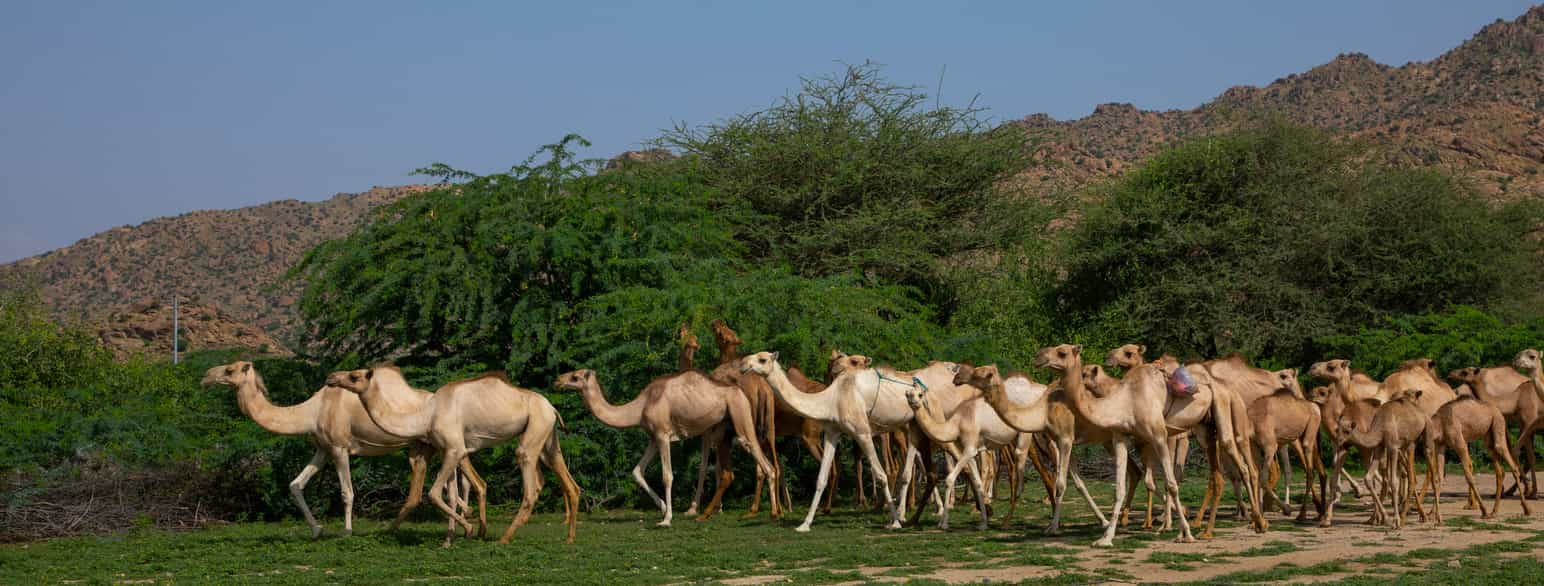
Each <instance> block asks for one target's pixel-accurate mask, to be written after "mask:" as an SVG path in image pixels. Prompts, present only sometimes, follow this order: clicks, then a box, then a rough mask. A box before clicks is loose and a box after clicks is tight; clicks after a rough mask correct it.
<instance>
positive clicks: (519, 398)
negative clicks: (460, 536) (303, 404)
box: [327, 366, 579, 547]
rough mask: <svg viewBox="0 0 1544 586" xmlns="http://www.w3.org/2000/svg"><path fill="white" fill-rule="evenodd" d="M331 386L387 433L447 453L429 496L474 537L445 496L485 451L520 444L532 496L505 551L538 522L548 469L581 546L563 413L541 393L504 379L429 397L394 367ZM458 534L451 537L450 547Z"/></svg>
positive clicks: (507, 534)
mask: <svg viewBox="0 0 1544 586" xmlns="http://www.w3.org/2000/svg"><path fill="white" fill-rule="evenodd" d="M327 383H328V384H331V385H336V386H340V387H343V388H344V389H347V390H349V391H352V392H354V393H357V394H358V395H359V398H360V400H361V401H362V402H363V403H364V406H365V411H366V412H368V413H369V414H370V420H371V421H374V422H375V424H376V425H379V426H381V429H384V430H386V431H387V432H389V433H392V434H394V435H398V436H401V437H411V438H416V439H422V440H424V441H427V442H428V443H430V444H432V445H433V446H434V447H436V448H439V450H440V457H441V462H440V472H439V475H438V476H436V477H435V479H434V485H433V487H432V488H430V490H429V500H430V501H431V502H433V503H434V506H436V507H438V508H439V509H440V511H441V512H443V513H445V515H446V516H447V517H450V519H451V520H453V521H455V522H456V523H458V524H460V525H461V526H462V527H465V528H466V529H467V530H468V531H470V530H471V525H470V524H469V523H467V521H466V519H465V518H463V517H462V516H461V515H460V514H459V513H457V512H456V511H455V509H452V508H451V507H450V506H449V505H447V504H446V503H445V501H444V500H443V499H442V498H440V491H441V490H443V489H444V488H445V487H446V486H447V485H448V483H449V482H450V480H451V475H452V474H454V473H455V471H456V463H457V462H461V461H462V460H465V459H466V458H467V456H470V455H471V454H472V453H473V452H476V451H477V450H480V449H483V448H489V447H493V446H496V445H499V444H502V443H505V442H508V441H509V440H511V439H515V438H516V437H518V438H519V439H520V447H519V448H518V449H516V451H515V458H516V460H518V461H519V463H520V476H521V478H520V480H521V488H522V489H523V492H524V494H523V495H522V496H521V499H520V509H519V511H518V512H517V513H516V514H515V518H514V520H513V521H511V522H510V524H509V528H508V529H505V530H504V535H503V537H500V538H499V543H509V540H510V539H512V538H514V536H515V530H517V529H519V528H520V527H521V526H522V525H525V523H526V521H529V520H530V518H531V511H532V509H533V508H534V507H535V506H536V499H537V498H538V497H539V496H540V495H541V485H542V475H541V468H540V463H541V462H545V463H546V464H547V466H549V467H551V468H552V471H553V472H554V473H556V474H557V476H558V481H559V483H560V484H561V485H562V486H561V488H562V490H563V503H564V521H565V524H567V525H568V540H567V542H568V543H573V542H574V533H575V531H576V528H577V526H578V518H579V485H578V484H576V483H574V479H573V476H571V475H570V474H569V472H568V465H567V464H566V463H565V462H564V461H563V449H562V447H561V446H559V445H558V433H557V425H558V411H557V409H555V408H553V406H552V403H550V402H548V401H547V398H546V397H543V396H542V395H541V394H540V393H536V392H534V391H530V390H527V389H522V388H520V387H517V386H515V385H513V384H510V382H509V381H508V380H506V379H505V378H504V376H503V374H502V373H490V374H486V375H483V376H479V377H476V378H472V379H467V380H461V381H455V382H451V383H448V384H446V385H445V386H442V387H440V388H439V389H438V390H436V391H435V392H433V393H426V392H423V391H420V390H417V389H414V388H412V387H411V386H409V385H408V384H407V380H406V379H404V378H402V372H401V371H400V370H397V369H396V368H395V367H390V366H381V367H376V368H372V369H368V370H352V371H345V372H335V373H333V374H332V375H330V376H328V377H327ZM454 534H455V532H454V531H447V532H446V535H445V543H444V545H445V546H446V547H449V546H450V544H451V540H452V538H453V537H454Z"/></svg>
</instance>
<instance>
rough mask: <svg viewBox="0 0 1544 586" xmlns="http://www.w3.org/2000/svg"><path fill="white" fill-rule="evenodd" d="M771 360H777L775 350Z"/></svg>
mask: <svg viewBox="0 0 1544 586" xmlns="http://www.w3.org/2000/svg"><path fill="white" fill-rule="evenodd" d="M772 361H773V362H777V353H776V352H773V353H772Z"/></svg>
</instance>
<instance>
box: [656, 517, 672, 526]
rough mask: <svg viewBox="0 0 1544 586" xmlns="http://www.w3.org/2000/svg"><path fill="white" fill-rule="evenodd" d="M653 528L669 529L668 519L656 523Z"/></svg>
mask: <svg viewBox="0 0 1544 586" xmlns="http://www.w3.org/2000/svg"><path fill="white" fill-rule="evenodd" d="M654 526H655V527H669V526H670V519H665V520H664V521H660V522H658V523H655V524H654Z"/></svg>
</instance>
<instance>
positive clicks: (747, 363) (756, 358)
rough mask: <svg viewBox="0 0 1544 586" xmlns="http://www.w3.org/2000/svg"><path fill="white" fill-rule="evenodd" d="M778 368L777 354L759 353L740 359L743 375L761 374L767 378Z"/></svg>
mask: <svg viewBox="0 0 1544 586" xmlns="http://www.w3.org/2000/svg"><path fill="white" fill-rule="evenodd" d="M774 366H777V353H776V352H757V353H755V354H751V355H750V356H746V357H745V358H741V359H740V373H741V374H759V375H761V376H767V375H770V374H772V368H773V367H774Z"/></svg>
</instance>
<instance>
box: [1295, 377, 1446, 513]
mask: <svg viewBox="0 0 1544 586" xmlns="http://www.w3.org/2000/svg"><path fill="white" fill-rule="evenodd" d="M1423 393H1424V391H1423V390H1420V389H1416V390H1410V391H1401V392H1396V393H1394V394H1393V396H1392V397H1391V398H1390V400H1389V402H1387V403H1383V404H1381V405H1377V404H1376V401H1375V400H1372V399H1361V400H1358V401H1355V402H1353V403H1351V404H1350V405H1347V407H1346V410H1345V411H1343V412H1342V413H1341V415H1340V420H1339V421H1338V422H1337V424H1336V426H1337V427H1339V428H1340V436H1341V439H1340V444H1341V445H1339V446H1337V447H1336V450H1335V470H1336V471H1337V472H1338V471H1340V470H1342V469H1344V466H1345V456H1346V453H1347V450H1346V449H1345V447H1346V446H1347V445H1355V446H1357V447H1360V448H1362V450H1363V451H1364V453H1369V454H1371V455H1370V456H1369V457H1368V458H1367V460H1368V461H1369V464H1368V468H1369V469H1371V468H1373V467H1375V466H1376V467H1381V468H1382V471H1381V472H1380V474H1379V476H1380V477H1381V478H1383V479H1385V480H1381V481H1378V484H1380V485H1382V487H1383V488H1384V489H1385V490H1386V492H1387V493H1388V495H1389V496H1390V497H1391V500H1392V503H1393V512H1394V514H1393V515H1389V514H1388V513H1386V512H1385V509H1384V507H1383V496H1384V495H1383V494H1381V492H1383V491H1378V490H1377V489H1376V488H1374V487H1373V486H1372V484H1371V483H1369V486H1368V488H1369V489H1372V490H1373V493H1372V496H1373V516H1372V519H1371V521H1372V522H1373V523H1374V524H1383V523H1387V522H1389V520H1390V517H1391V516H1392V520H1393V524H1394V527H1395V528H1400V527H1403V526H1404V513H1405V509H1404V505H1405V503H1406V502H1407V501H1409V500H1410V497H1411V496H1412V495H1413V493H1414V492H1415V491H1414V490H1413V487H1411V485H1410V483H1409V482H1408V481H1407V479H1406V478H1404V477H1405V476H1406V475H1407V474H1411V475H1413V474H1414V472H1415V470H1414V465H1413V464H1414V461H1415V444H1416V440H1417V439H1419V438H1420V436H1421V434H1423V433H1425V432H1426V424H1427V423H1428V422H1429V421H1431V417H1430V416H1428V415H1426V413H1425V411H1424V410H1423V409H1422V407H1421V403H1420V397H1421V395H1422V394H1423ZM1369 410H1371V412H1372V413H1371V417H1368V411H1369ZM1374 456H1375V457H1374ZM1404 456H1408V459H1405V458H1404ZM1374 460H1376V462H1377V463H1376V464H1374V463H1371V462H1373V461H1374ZM1369 480H1372V479H1371V478H1369ZM1333 492H1335V493H1338V492H1339V487H1338V486H1336V489H1335V490H1334V491H1333ZM1335 496H1336V497H1338V496H1339V495H1338V494H1336V495H1335ZM1335 500H1336V499H1335V498H1334V497H1332V498H1328V499H1326V500H1325V503H1324V517H1323V518H1322V519H1320V520H1319V526H1320V527H1329V526H1330V524H1331V522H1332V520H1333V519H1334V513H1335Z"/></svg>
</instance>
